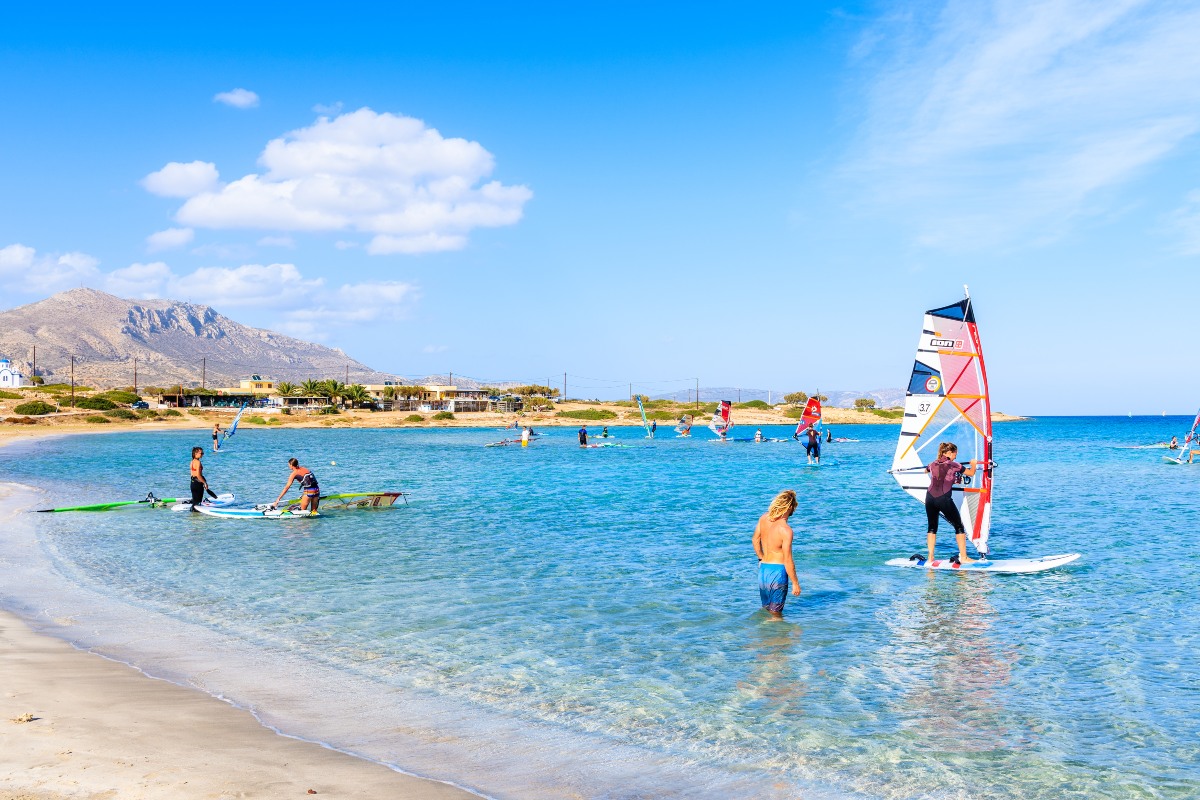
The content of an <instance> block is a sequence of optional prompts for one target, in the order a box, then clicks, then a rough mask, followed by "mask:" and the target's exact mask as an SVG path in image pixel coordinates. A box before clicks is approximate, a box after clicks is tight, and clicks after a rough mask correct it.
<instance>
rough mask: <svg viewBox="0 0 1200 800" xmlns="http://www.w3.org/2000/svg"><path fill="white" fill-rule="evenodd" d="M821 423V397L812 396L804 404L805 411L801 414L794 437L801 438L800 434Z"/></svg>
mask: <svg viewBox="0 0 1200 800" xmlns="http://www.w3.org/2000/svg"><path fill="white" fill-rule="evenodd" d="M820 423H821V398H820V397H819V396H817V397H810V398H808V402H807V403H805V404H804V411H802V412H801V414H800V422H799V423H798V424H797V425H796V432H795V433H794V434H792V436H793V438H797V439H798V438H800V434H802V433H804V432H805V431H806V430H808V429H809V428H815V427H817V425H819V424H820Z"/></svg>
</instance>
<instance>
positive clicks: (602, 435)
mask: <svg viewBox="0 0 1200 800" xmlns="http://www.w3.org/2000/svg"><path fill="white" fill-rule="evenodd" d="M600 438H601V439H607V438H608V426H607V425H605V426H604V430H602V431H600Z"/></svg>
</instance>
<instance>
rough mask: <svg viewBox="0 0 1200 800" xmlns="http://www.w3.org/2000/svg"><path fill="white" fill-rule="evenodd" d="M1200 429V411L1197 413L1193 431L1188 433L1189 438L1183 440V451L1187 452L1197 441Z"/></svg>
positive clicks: (1193, 422)
mask: <svg viewBox="0 0 1200 800" xmlns="http://www.w3.org/2000/svg"><path fill="white" fill-rule="evenodd" d="M1197 427H1200V411H1198V412H1196V419H1195V420H1193V421H1192V429H1191V430H1190V431H1188V435H1187V438H1185V439H1184V440H1183V447H1182V449H1183V450H1187V449H1188V447H1189V445H1191V443H1192V442H1194V441H1195V440H1196V428H1197Z"/></svg>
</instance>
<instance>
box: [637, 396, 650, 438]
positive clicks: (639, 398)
mask: <svg viewBox="0 0 1200 800" xmlns="http://www.w3.org/2000/svg"><path fill="white" fill-rule="evenodd" d="M637 401H638V411H641V412H642V427H643V428H645V429H646V438H647V439H653V438H654V431H652V430H650V422H649V421H648V420H647V419H646V407H645V406H644V405H642V396H641V395H640V394H639V395H638V396H637Z"/></svg>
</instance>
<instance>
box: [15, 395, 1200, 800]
mask: <svg viewBox="0 0 1200 800" xmlns="http://www.w3.org/2000/svg"><path fill="white" fill-rule="evenodd" d="M1190 422H1191V420H1190V419H1187V420H1184V419H1183V418H1165V419H1164V418H1134V419H1126V418H1052V419H1042V420H1035V421H1030V422H1022V423H1008V424H1000V425H997V426H996V440H997V444H996V451H995V453H996V460H997V462H998V463H999V467H998V470H997V473H996V489H995V518H994V526H993V531H992V539H991V542H992V550H993V555H994V556H995V557H1000V558H1002V557H1020V556H1037V555H1048V554H1053V553H1061V552H1071V551H1079V552H1082V553H1084V557H1083V559H1082V560H1081V561H1079V562H1077V563H1076V564H1075V565H1073V566H1071V567H1068V568H1066V569H1062V570H1057V571H1054V572H1049V573H1043V574H1038V575H1024V576H1001V575H965V574H938V575H928V574H925V573H923V572H917V571H912V570H899V569H892V568H887V567H884V566H881V565H882V563H883V561H885V560H886V559H888V558H892V557H895V556H897V555H907V554H909V553H911V552H916V551H918V550H920V549H921V547H922V544H923V540H924V536H923V534H924V512H923V509H922V508H921V507H920V506H919V505H918V504H917V503H915V502H914V501H913V500H912V499H911V498H909V497H908V496H907V495H905V494H904V493H903V492H902V491H901V490H900V489H899V488H898V487H897V486H896V484H895V482H894V481H893V480H892V478H891V477H890V476H889V475H887V474H886V470H887V468H888V466H889V465H890V461H891V453H892V450H893V448H894V442H895V436H896V432H897V430H898V426H892V425H886V426H882V425H881V426H858V427H849V426H845V427H842V428H840V429H836V430H835V435H847V436H852V437H856V438H859V439H861V441H860V442H857V443H845V444H838V443H834V444H828V445H825V448H826V449H825V457H826V458H825V461H826V463H825V464H823V465H822V466H821V467H819V468H809V467H806V466H805V464H804V452H803V449H802V448H801V447H799V446H798V445H795V444H792V443H781V444H752V443H745V444H742V443H736V444H726V445H720V444H714V443H711V442H710V438H711V437H710V435H709V434H708V433H707V431H704V432H698V433H697V435H696V437H695V438H694V439H692V440H687V439H677V438H674V437H673V434H672V433H671V432H670V430H669V429H667V430H662V431H660V438H659V439H656V440H655V441H653V442H647V441H646V440H644V439H641V438H639V434H640V431H639V430H636V429H629V428H625V429H616V430H617V436H618V437H619V438H618V439H617V441H620V442H623V443H625V444H628V445H630V446H629V447H623V448H608V449H600V450H587V451H583V450H580V449H579V448H577V447H576V446H575V443H574V431H573V430H568V429H561V430H550V429H547V430H546V434H547V435H546V436H545V437H544V438H542V439H540V440H537V441H536V442H535V443H534V444H533V445H532V446H531V447H530V448H528V449H521V448H515V447H505V448H488V449H485V448H483V447H482V445H483V444H484V443H486V442H489V441H494V440H497V439H500V438H502V436H503V434H502V433H500V432H498V431H491V430H431V431H418V430H381V431H364V430H286V429H284V430H259V429H243V430H242V431H240V432H239V434H238V436H237V437H235V439H233V440H232V441H231V442H230V443H229V448H228V450H227V452H223V453H220V454H217V455H212V454H206V457H205V463H206V468H207V471H208V474H209V480H210V482H211V484H212V485H213V487H214V488H215V489H216V490H217V491H234V492H236V493H237V495H238V496H239V497H240V498H244V499H246V500H251V501H259V502H262V501H269V500H272V499H274V497H275V495H276V494H277V493H278V491H279V489H280V488H282V485H283V482H284V481H285V480H286V477H287V470H286V465H285V462H286V459H287V458H288V457H289V456H291V455H295V456H297V457H298V458H300V460H301V462H302V463H304V464H306V465H308V466H310V467H312V468H313V469H314V471H315V472H316V473H317V475H318V477H319V478H320V481H321V486H322V489H323V490H324V491H326V492H333V491H354V490H383V489H395V488H400V489H403V490H404V491H407V492H409V493H410V494H409V505H408V506H407V507H405V506H400V507H398V508H395V509H391V510H387V511H375V512H347V513H341V514H335V513H330V514H328V515H325V516H324V517H322V518H320V519H315V520H287V521H267V520H261V521H260V520H253V521H243V520H220V519H212V518H207V517H202V516H200V515H195V514H174V513H170V512H168V511H155V510H148V509H140V510H135V511H124V512H109V513H104V514H87V515H84V514H57V515H25V516H24V517H23V518H22V519H23V520H26V521H31V522H33V523H35V524H36V531H35V532H34V533H33V534H31V535H36V537H37V538H36V541H37V546H36V547H32V548H24V549H22V548H19V547H16V546H15V545H13V543H12V541H9V542H7V544H8V549H7V551H6V552H4V553H3V557H4V559H5V563H6V564H12V563H15V562H17V561H20V562H21V564H22V565H23V566H22V569H24V570H30V571H31V572H29V573H28V574H31V575H32V574H35V573H36V570H42V573H36V574H40V575H42V577H41V578H38V579H36V580H23V581H20V582H19V583H20V585H17V584H18V582H10V583H7V584H5V585H4V586H3V588H2V589H0V601H2V602H3V603H4V605H6V606H7V607H10V608H14V609H17V610H20V611H21V612H23V613H24V614H26V615H27V616H32V617H34V618H35V619H42V620H43V621H45V623H46V624H47V625H50V626H53V627H56V629H58V630H59V632H60V634H62V635H66V636H67V637H68V638H73V639H74V640H76V641H79V642H82V643H84V644H86V645H88V646H91V647H96V648H97V649H100V650H102V651H104V652H108V653H110V654H113V655H115V656H117V657H121V658H123V659H125V660H128V661H131V662H132V663H137V664H139V665H140V666H143V667H146V668H148V669H151V670H152V671H153V670H154V669H155V668H156V667H157V668H158V669H159V671H160V672H161V673H163V674H168V675H170V676H172V677H175V678H176V679H178V680H181V681H185V682H191V683H194V684H196V685H198V686H202V687H203V688H205V689H206V690H208V691H212V692H213V693H215V694H219V695H222V696H225V697H228V698H229V699H231V700H233V701H235V702H238V703H240V704H242V705H245V706H247V707H249V708H252V709H253V710H255V711H256V713H258V714H259V715H260V716H261V717H262V718H263V719H264V720H265V721H267V722H268V723H269V724H272V725H275V726H277V727H280V728H282V729H284V730H286V731H287V732H290V733H294V734H297V735H301V736H307V737H310V738H314V739H318V740H322V741H327V742H329V743H331V744H333V745H335V746H340V747H343V748H345V749H348V750H351V751H353V752H357V753H361V754H364V755H367V756H370V757H373V758H376V759H379V760H382V761H385V762H387V763H390V764H394V765H396V766H398V767H400V768H403V769H406V770H411V771H414V772H417V773H419V774H424V775H431V776H435V777H439V778H442V779H446V780H451V781H454V782H457V783H459V784H461V785H464V786H468V787H472V788H475V789H476V790H478V791H481V792H484V793H487V794H489V795H492V796H496V797H560V796H564V795H568V794H570V793H572V792H573V793H576V794H577V795H579V796H583V797H614V798H616V797H660V796H672V797H675V796H678V797H742V796H746V797H749V796H756V797H796V796H800V795H801V794H803V796H805V797H847V796H853V797H866V798H908V797H936V798H960V797H961V798H974V797H988V798H1058V797H1064V796H1075V797H1096V798H1110V797H1111V798H1128V797H1148V798H1190V797H1195V796H1197V795H1200V738H1198V737H1197V736H1196V735H1195V727H1196V722H1195V720H1196V719H1198V718H1200V663H1198V657H1197V645H1198V644H1200V641H1198V637H1197V633H1198V629H1200V623H1198V622H1197V619H1200V599H1198V592H1197V589H1200V582H1198V581H1197V560H1196V558H1195V557H1194V555H1193V552H1192V551H1193V548H1192V546H1191V538H1192V536H1193V535H1194V532H1195V531H1196V529H1197V527H1198V525H1200V515H1198V514H1197V511H1196V503H1195V498H1196V496H1197V486H1198V483H1200V467H1196V468H1187V467H1175V466H1167V465H1165V464H1164V463H1163V462H1162V459H1161V456H1162V455H1163V453H1164V451H1162V450H1136V449H1125V448H1123V447H1121V446H1122V445H1131V444H1141V443H1148V442H1154V441H1160V440H1164V439H1166V438H1169V437H1170V436H1171V435H1181V434H1182V433H1183V432H1184V431H1185V430H1186V428H1187V426H1188V425H1189V424H1190ZM752 432H753V429H750V430H749V431H748V432H747V435H748V434H749V433H752ZM765 432H766V433H767V434H768V435H784V436H786V435H787V433H788V432H790V431H785V430H784V429H783V428H779V429H770V428H768V429H766V431H765ZM192 444H206V442H205V440H204V436H203V432H188V433H178V432H171V433H131V434H121V435H102V436H86V437H72V438H64V439H57V440H47V441H41V442H39V443H37V444H35V445H33V446H13V447H7V448H4V449H0V481H15V482H19V483H23V484H30V485H34V486H37V487H39V488H40V489H41V490H42V492H43V493H42V494H41V495H40V496H39V497H38V498H37V503H38V504H45V505H63V504H77V503H80V502H99V501H104V500H112V499H122V498H129V499H133V498H136V497H137V496H141V495H144V494H145V492H147V491H154V492H155V493H156V494H158V495H159V496H164V495H172V494H180V493H183V492H184V491H185V490H186V478H187V466H188V451H189V448H190V446H191V445H192ZM332 461H336V462H337V465H336V466H332V465H331V463H330V462H332ZM784 488H794V489H795V490H796V491H797V493H798V494H799V496H800V508H799V511H798V514H797V516H796V517H794V518H793V527H794V528H795V530H796V545H795V555H796V562H797V571H798V573H799V576H800V580H801V584H802V586H803V589H804V593H803V595H802V596H801V597H800V598H790V599H789V601H788V606H787V609H786V612H785V620H784V621H783V622H773V621H771V620H769V619H768V618H766V617H765V616H764V615H763V614H762V612H761V611H759V610H758V595H757V588H756V571H757V562H756V560H755V557H754V553H753V550H752V548H751V546H750V534H751V531H752V529H753V526H754V522H755V520H756V518H757V516H758V515H759V514H761V513H762V512H763V511H764V510H765V507H766V505H767V503H768V502H769V501H770V499H771V498H772V497H773V496H774V494H775V493H776V492H778V491H779V490H781V489H784ZM8 538H10V539H11V537H8ZM949 544H950V537H948V536H943V541H942V547H943V552H946V553H949V552H950V546H949ZM39 559H40V560H41V562H42V563H41V564H40V566H39V564H38V563H35V562H38V561H39ZM43 573H44V574H43ZM10 574H13V573H11V572H10ZM22 574H25V573H22ZM76 591H77V592H78V593H79V594H78V597H75V598H74V599H71V598H69V597H68V595H71V593H72V592H76Z"/></svg>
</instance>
